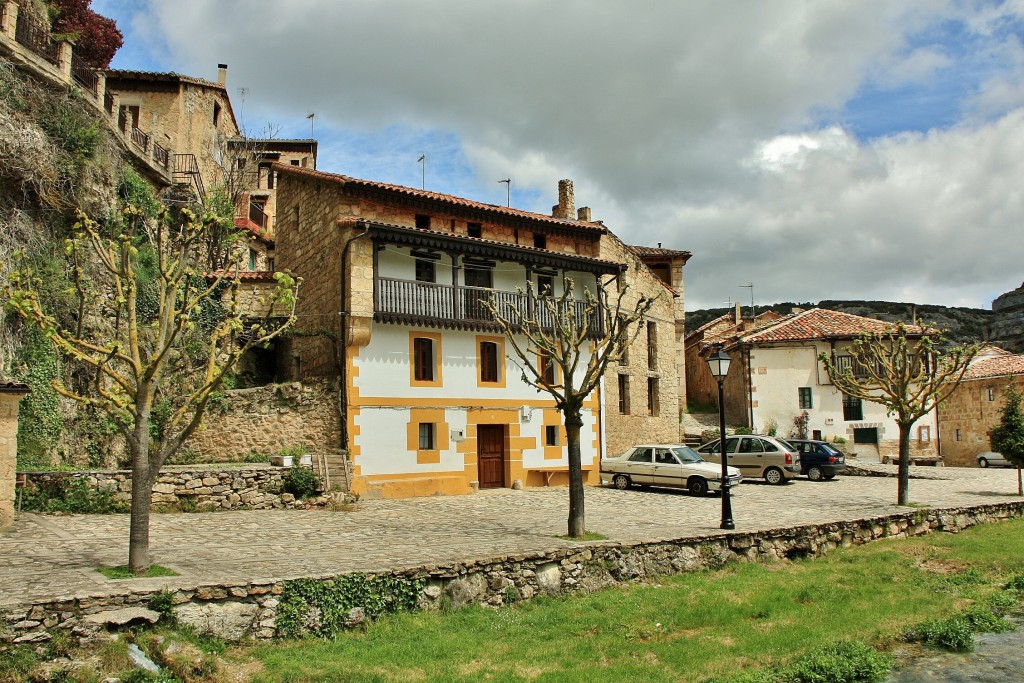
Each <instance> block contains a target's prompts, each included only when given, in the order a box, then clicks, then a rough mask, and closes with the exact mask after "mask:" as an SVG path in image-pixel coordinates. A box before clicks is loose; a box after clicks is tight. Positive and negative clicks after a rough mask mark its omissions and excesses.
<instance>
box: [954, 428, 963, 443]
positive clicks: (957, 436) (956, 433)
mask: <svg viewBox="0 0 1024 683" xmlns="http://www.w3.org/2000/svg"><path fill="white" fill-rule="evenodd" d="M953 439H954V440H956V441H963V434H961V433H960V430H959V429H957V430H954V435H953Z"/></svg>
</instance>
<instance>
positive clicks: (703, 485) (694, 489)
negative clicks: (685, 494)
mask: <svg viewBox="0 0 1024 683" xmlns="http://www.w3.org/2000/svg"><path fill="white" fill-rule="evenodd" d="M686 488H687V489H688V490H689V491H690V493H691V494H693V495H695V496H705V495H707V493H708V481H707V479H704V478H703V477H690V478H689V479H688V480H687V481H686Z"/></svg>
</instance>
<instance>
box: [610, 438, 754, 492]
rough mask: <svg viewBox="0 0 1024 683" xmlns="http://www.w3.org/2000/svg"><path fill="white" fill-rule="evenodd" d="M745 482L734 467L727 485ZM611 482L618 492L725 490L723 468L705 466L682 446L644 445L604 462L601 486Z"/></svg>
mask: <svg viewBox="0 0 1024 683" xmlns="http://www.w3.org/2000/svg"><path fill="white" fill-rule="evenodd" d="M741 481H743V475H742V474H740V471H739V470H738V469H736V468H735V467H730V468H729V471H728V477H727V479H726V482H727V484H728V485H729V486H730V487H732V486H736V485H737V484H739V483H740V482H741ZM609 482H610V483H611V484H612V486H614V487H615V488H617V489H628V488H629V487H630V486H670V487H674V488H685V489H686V490H688V491H689V492H690V493H692V494H694V495H696V496H702V495H704V494H706V493H707V492H708V491H718V490H719V489H720V488H722V467H721V465H712V464H711V463H709V462H704V459H703V458H701V457H700V456H699V455H697V453H696V452H695V451H694V450H692V449H690V448H687V447H686V446H683V445H680V444H644V445H641V446H634V447H633V448H630V449H629V450H628V451H626V452H625V453H623V454H622V455H620V456H618V457H617V458H606V459H602V460H601V483H602V484H607V483H609Z"/></svg>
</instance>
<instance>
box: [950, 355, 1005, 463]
mask: <svg viewBox="0 0 1024 683" xmlns="http://www.w3.org/2000/svg"><path fill="white" fill-rule="evenodd" d="M1010 385H1013V386H1016V387H1017V390H1018V391H1024V355H1021V354H1018V355H1014V354H1011V353H1009V352H1008V351H1004V350H1002V349H998V348H996V347H988V348H987V349H986V350H985V351H984V352H983V353H981V354H979V356H978V358H976V359H975V360H974V362H973V363H971V366H970V367H969V368H967V372H966V373H964V377H963V381H962V382H961V383H960V386H958V387H957V388H956V389H955V390H954V391H953V393H952V394H951V395H950V397H949V398H947V399H946V400H945V401H944V402H943V403H942V405H940V406H939V436H940V438H941V444H942V459H943V462H944V463H945V464H947V465H961V466H974V465H976V464H977V460H976V459H975V456H977V455H978V453H980V452H982V451H988V450H991V449H992V446H991V443H990V441H989V437H990V436H991V433H992V429H993V428H994V427H995V426H996V425H998V424H999V419H1000V417H1001V414H1002V409H1003V397H1004V396H1005V393H1006V388H1007V387H1008V386H1010Z"/></svg>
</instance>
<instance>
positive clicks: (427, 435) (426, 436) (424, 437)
mask: <svg viewBox="0 0 1024 683" xmlns="http://www.w3.org/2000/svg"><path fill="white" fill-rule="evenodd" d="M436 443H437V441H436V440H435V438H434V423H433V422H421V423H420V450H421V451H432V450H434V448H436Z"/></svg>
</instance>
